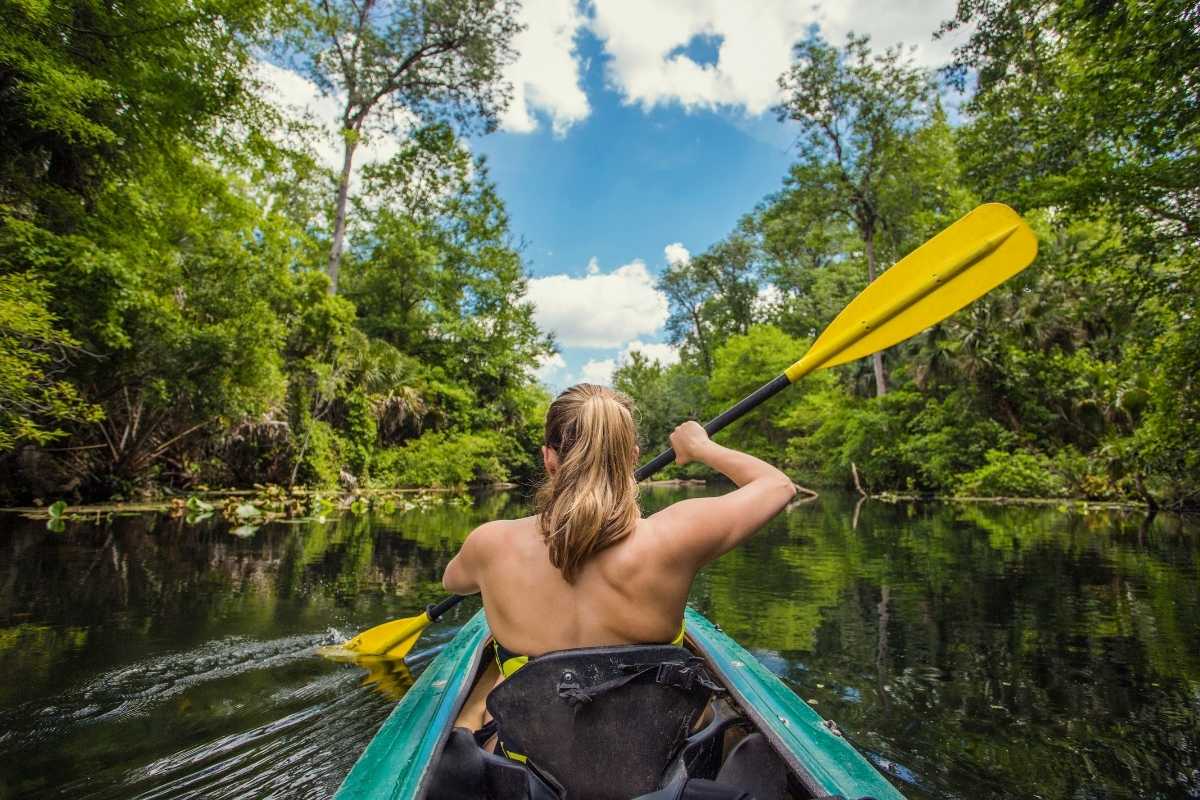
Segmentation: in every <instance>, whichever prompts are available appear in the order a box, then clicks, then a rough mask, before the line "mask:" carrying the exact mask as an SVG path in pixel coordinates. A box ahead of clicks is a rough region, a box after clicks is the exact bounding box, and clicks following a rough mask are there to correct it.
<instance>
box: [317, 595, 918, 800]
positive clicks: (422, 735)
mask: <svg viewBox="0 0 1200 800" xmlns="http://www.w3.org/2000/svg"><path fill="white" fill-rule="evenodd" d="M685 624H686V629H687V640H688V641H687V645H688V646H689V648H690V649H691V650H693V651H694V652H695V653H696V654H698V655H700V656H703V657H704V658H705V661H706V663H707V666H708V668H709V669H710V671H711V673H712V675H713V676H714V677H715V678H716V679H717V680H718V682H719V683H721V684H722V685H723V686H724V687H725V688H726V689H727V690H728V692H729V700H730V701H731V702H732V704H733V705H735V706H736V707H737V709H738V711H739V712H740V713H741V714H742V715H743V716H745V717H746V718H747V719H748V720H749V721H750V722H751V723H752V724H753V726H754V728H755V729H756V730H757V731H758V732H760V733H762V734H763V736H764V737H765V738H766V740H767V742H768V743H769V744H770V746H771V748H772V749H773V750H774V752H775V754H776V755H778V756H779V757H780V758H781V759H782V760H783V762H784V763H785V764H786V765H787V767H788V769H789V770H791V772H792V773H793V778H794V779H795V780H796V782H797V783H798V784H800V785H801V786H803V790H804V793H802V794H796V795H795V796H796V797H804V796H805V795H806V794H807V795H808V796H813V797H822V796H842V797H848V798H860V797H871V798H876V800H902V795H901V794H900V793H899V792H898V791H897V790H896V789H895V788H894V787H893V786H892V785H891V784H890V783H889V782H888V781H887V780H886V779H885V778H884V777H883V776H882V775H881V774H880V773H879V772H878V771H877V770H876V769H875V768H874V767H873V766H872V765H871V764H870V762H868V761H867V760H866V759H865V758H864V757H863V756H862V755H861V754H860V753H859V752H858V751H857V750H855V749H854V748H853V747H852V746H851V745H850V744H849V743H848V742H847V741H846V740H845V739H844V738H843V737H842V736H841V734H840V732H839V731H838V730H837V727H836V726H835V725H832V724H831V723H827V722H826V721H825V720H823V719H822V718H821V716H820V715H819V714H817V713H816V712H815V711H813V709H812V708H810V707H809V706H808V704H807V703H805V702H804V701H803V700H801V699H800V698H799V697H798V696H797V695H796V693H795V692H793V691H792V690H791V689H789V688H788V687H787V686H786V685H785V684H784V683H783V682H782V681H781V680H780V679H779V678H778V677H777V676H776V675H775V674H774V673H772V672H770V671H769V670H768V669H767V668H766V667H764V666H763V665H762V663H761V662H759V661H758V659H756V658H755V657H754V656H753V655H752V654H751V653H750V652H749V651H747V650H746V649H745V648H743V647H742V646H741V645H739V644H737V642H735V641H733V640H732V639H731V638H729V637H728V636H726V635H725V634H724V633H723V632H721V631H720V630H719V629H718V628H717V627H716V626H715V625H713V624H712V623H711V622H710V621H709V620H708V619H706V618H705V617H704V616H703V615H702V614H700V613H699V612H696V611H694V610H692V609H690V608H689V609H688V610H687V612H686V616H685ZM489 641H490V632H489V630H488V626H487V621H486V619H485V618H484V615H483V612H482V611H481V612H478V613H476V614H475V615H474V616H473V617H472V618H471V620H470V621H469V622H467V624H466V625H464V626H463V627H462V628H461V629H460V630H459V631H458V634H457V635H456V636H455V637H454V639H453V640H452V641H451V642H450V643H449V644H448V645H447V646H446V648H445V649H444V650H443V651H442V652H441V653H440V654H439V655H438V657H437V658H436V659H435V660H434V662H433V663H432V664H430V666H429V667H428V668H427V669H426V670H425V672H424V673H422V675H421V677H420V678H419V679H418V680H417V682H416V683H415V684H414V685H413V687H412V688H411V689H410V690H409V691H408V693H407V694H406V695H405V696H404V698H403V699H402V700H401V701H400V702H399V703H398V704H397V706H396V708H395V709H394V710H393V712H392V714H391V715H390V716H389V717H388V719H387V720H386V721H385V722H384V724H383V726H382V727H381V728H380V730H379V732H378V733H377V734H376V735H375V738H374V739H372V740H371V742H370V744H368V746H367V748H366V750H364V752H363V754H362V756H361V757H360V758H359V760H358V761H357V763H355V765H354V767H353V769H352V770H351V771H350V774H349V775H347V777H346V779H345V781H344V782H343V783H342V786H341V788H340V789H339V790H338V793H337V798H339V800H348V799H349V798H356V799H357V798H371V799H372V800H374V799H375V798H378V799H379V800H384V799H385V798H387V799H388V800H393V799H394V800H400V799H401V798H417V797H426V796H427V792H428V789H429V786H428V784H429V783H430V780H429V779H430V774H431V772H432V769H431V765H433V764H434V763H435V762H436V760H437V756H438V754H439V752H440V749H441V747H442V746H443V744H444V743H445V741H446V740H447V738H448V736H449V733H450V729H451V727H452V726H453V724H454V721H455V719H456V718H457V715H458V712H459V710H460V708H461V707H462V706H463V704H464V702H465V701H466V699H467V697H468V695H469V694H470V692H471V689H472V688H473V683H474V680H475V679H476V677H477V676H478V675H479V674H480V673H481V672H482V670H483V668H484V667H485V666H486V664H485V663H484V660H485V659H488V658H490V648H488V647H487V644H488V642H489Z"/></svg>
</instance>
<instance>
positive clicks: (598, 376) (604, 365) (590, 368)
mask: <svg viewBox="0 0 1200 800" xmlns="http://www.w3.org/2000/svg"><path fill="white" fill-rule="evenodd" d="M616 368H617V362H616V361H614V360H613V359H611V358H604V359H592V360H591V361H589V362H587V363H586V364H584V365H583V367H581V368H580V370H579V372H580V374H581V375H582V376H583V381H584V383H598V384H601V385H603V386H608V385H610V384H611V383H612V374H613V372H614V371H615V370H616Z"/></svg>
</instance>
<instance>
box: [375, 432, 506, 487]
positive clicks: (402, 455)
mask: <svg viewBox="0 0 1200 800" xmlns="http://www.w3.org/2000/svg"><path fill="white" fill-rule="evenodd" d="M503 445H504V443H503V441H502V440H501V436H500V435H499V434H496V433H492V432H487V433H450V432H443V431H436V432H429V433H426V434H424V435H422V436H420V437H418V438H416V439H412V440H410V441H408V442H406V443H405V444H404V445H403V446H401V447H391V448H388V449H386V450H382V451H380V452H378V453H377V454H376V456H375V469H374V470H373V474H374V481H373V482H374V483H376V484H379V485H386V486H439V487H444V486H465V485H466V484H469V483H494V482H497V481H504V480H507V479H508V471H507V470H506V469H505V468H504V465H503V464H502V462H501V460H500V457H499V456H500V454H501V452H502V451H503Z"/></svg>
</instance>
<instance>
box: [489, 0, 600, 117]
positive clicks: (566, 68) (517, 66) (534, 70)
mask: <svg viewBox="0 0 1200 800" xmlns="http://www.w3.org/2000/svg"><path fill="white" fill-rule="evenodd" d="M520 16H521V21H522V22H523V23H525V25H526V28H525V30H524V31H522V32H521V33H520V34H518V35H517V37H516V39H515V40H514V41H513V47H515V48H516V50H517V53H519V56H518V58H517V61H516V62H515V63H514V64H512V65H511V66H510V67H509V68H508V70H507V71H506V72H505V77H507V78H508V79H509V80H510V81H512V84H513V98H512V102H511V103H510V104H509V107H508V109H507V110H506V111H505V113H504V115H503V117H502V118H501V120H500V124H501V126H502V127H503V128H504V129H505V130H507V131H511V132H513V133H531V132H533V131H535V130H537V127H538V120H537V117H536V116H534V112H535V111H538V112H542V113H544V114H545V115H546V116H548V117H549V118H550V126H551V128H552V130H553V131H554V134H555V135H556V136H562V135H564V134H565V133H566V132H567V130H568V129H569V128H570V127H571V126H572V125H574V124H575V123H576V122H579V121H580V120H583V119H586V118H587V116H588V114H589V113H590V112H591V106H590V105H589V104H588V99H587V95H586V94H584V92H583V89H582V88H580V86H579V66H580V65H579V59H578V58H577V56H576V53H575V36H576V34H577V33H578V31H579V29H580V28H581V27H582V26H583V25H584V24H585V23H586V22H587V18H586V17H585V16H584V15H583V14H582V13H580V10H579V6H578V3H577V0H525V3H524V5H523V6H522V8H521V15H520Z"/></svg>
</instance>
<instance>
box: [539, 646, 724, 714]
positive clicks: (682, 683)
mask: <svg viewBox="0 0 1200 800" xmlns="http://www.w3.org/2000/svg"><path fill="white" fill-rule="evenodd" d="M621 671H622V672H624V673H625V674H624V675H621V676H619V677H616V678H613V679H611V680H607V681H604V682H603V683H599V684H596V685H594V686H583V685H581V684H580V682H579V677H578V676H577V675H576V674H575V673H573V672H570V671H566V672H564V674H563V677H562V678H561V679H560V680H559V682H558V697H559V699H560V700H563V701H565V702H566V703H567V705H569V706H577V705H580V704H581V703H590V702H592V700H594V699H596V698H597V697H602V696H604V695H606V694H608V693H609V692H612V691H616V690H617V689H620V688H622V687H624V686H628V685H629V684H631V683H633V682H634V681H636V680H639V679H645V678H647V677H648V676H649V675H650V674H651V673H653V675H654V682H655V683H657V684H659V685H660V686H671V687H674V688H676V689H682V690H683V691H688V692H690V691H691V690H692V688H693V686H695V685H697V684H699V685H700V686H702V687H704V688H705V689H707V690H708V691H709V692H710V693H712V694H720V693H722V692H724V691H725V690H724V689H723V688H722V687H720V686H718V685H717V684H716V683H714V682H713V681H712V679H711V678H710V677H709V676H708V671H707V670H706V669H705V668H704V659H702V658H697V657H694V656H693V657H691V658H689V659H687V661H685V662H679V661H667V662H662V663H658V664H623V665H621Z"/></svg>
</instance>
